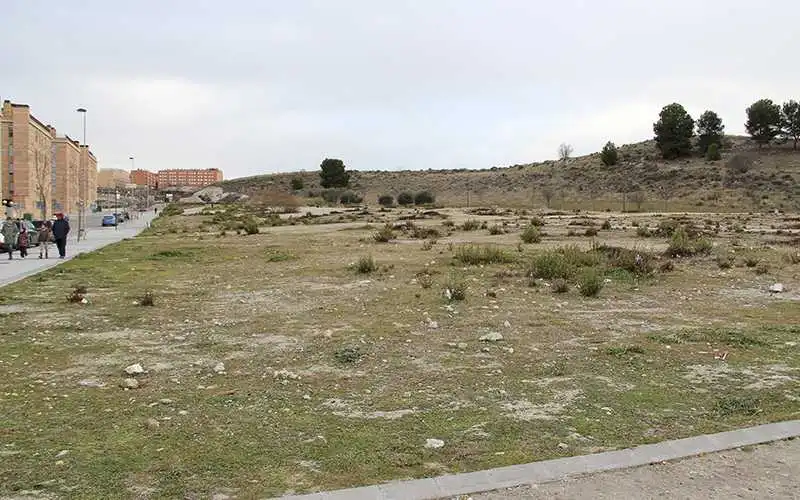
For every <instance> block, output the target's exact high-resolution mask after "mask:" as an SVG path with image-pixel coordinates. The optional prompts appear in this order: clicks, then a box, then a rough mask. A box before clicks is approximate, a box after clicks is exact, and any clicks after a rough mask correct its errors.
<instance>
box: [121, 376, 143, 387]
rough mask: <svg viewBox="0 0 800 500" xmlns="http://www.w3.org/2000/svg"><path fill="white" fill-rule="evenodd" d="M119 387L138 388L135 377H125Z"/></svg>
mask: <svg viewBox="0 0 800 500" xmlns="http://www.w3.org/2000/svg"><path fill="white" fill-rule="evenodd" d="M120 387H122V388H123V389H138V388H139V381H138V380H136V379H135V378H126V379H125V380H123V381H122V383H121V384H120Z"/></svg>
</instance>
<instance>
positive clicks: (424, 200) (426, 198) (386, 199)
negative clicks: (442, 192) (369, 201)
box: [378, 190, 436, 207]
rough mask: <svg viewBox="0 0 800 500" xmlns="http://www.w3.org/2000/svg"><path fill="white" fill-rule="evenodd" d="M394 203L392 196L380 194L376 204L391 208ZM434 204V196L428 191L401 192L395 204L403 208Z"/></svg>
mask: <svg viewBox="0 0 800 500" xmlns="http://www.w3.org/2000/svg"><path fill="white" fill-rule="evenodd" d="M394 202H395V199H394V196H392V195H390V194H382V195H380V196H379V197H378V204H380V205H381V206H384V207H392V206H394ZM435 202H436V195H434V194H433V193H432V192H430V191H428V190H425V191H420V192H418V193H411V192H409V191H403V192H402V193H400V194H398V195H397V204H398V205H400V206H404V207H407V206H410V205H432V204H434V203H435Z"/></svg>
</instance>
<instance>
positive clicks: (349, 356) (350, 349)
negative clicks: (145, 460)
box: [333, 346, 364, 364]
mask: <svg viewBox="0 0 800 500" xmlns="http://www.w3.org/2000/svg"><path fill="white" fill-rule="evenodd" d="M333 357H334V358H335V359H336V361H338V362H339V363H343V364H354V363H358V362H359V361H361V358H363V357H364V353H363V352H362V351H361V348H360V347H358V346H346V347H342V348H340V349H337V350H336V352H334V353H333Z"/></svg>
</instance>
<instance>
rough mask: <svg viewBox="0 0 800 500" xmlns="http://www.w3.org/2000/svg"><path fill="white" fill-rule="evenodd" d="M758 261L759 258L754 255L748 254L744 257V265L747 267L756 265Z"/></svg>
mask: <svg viewBox="0 0 800 500" xmlns="http://www.w3.org/2000/svg"><path fill="white" fill-rule="evenodd" d="M760 261H761V259H759V258H758V257H756V256H755V255H748V256H747V257H745V258H744V265H745V266H747V267H756V266H757V265H758V263H759V262H760Z"/></svg>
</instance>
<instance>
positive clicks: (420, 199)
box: [414, 190, 436, 205]
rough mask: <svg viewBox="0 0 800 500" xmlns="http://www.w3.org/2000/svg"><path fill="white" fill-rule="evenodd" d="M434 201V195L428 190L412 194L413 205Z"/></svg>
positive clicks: (429, 203)
mask: <svg viewBox="0 0 800 500" xmlns="http://www.w3.org/2000/svg"><path fill="white" fill-rule="evenodd" d="M435 201H436V197H435V196H434V195H433V193H431V192H430V191H427V190H426V191H420V192H419V193H417V194H415V195H414V204H415V205H431V204H433V203H434V202H435Z"/></svg>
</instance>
